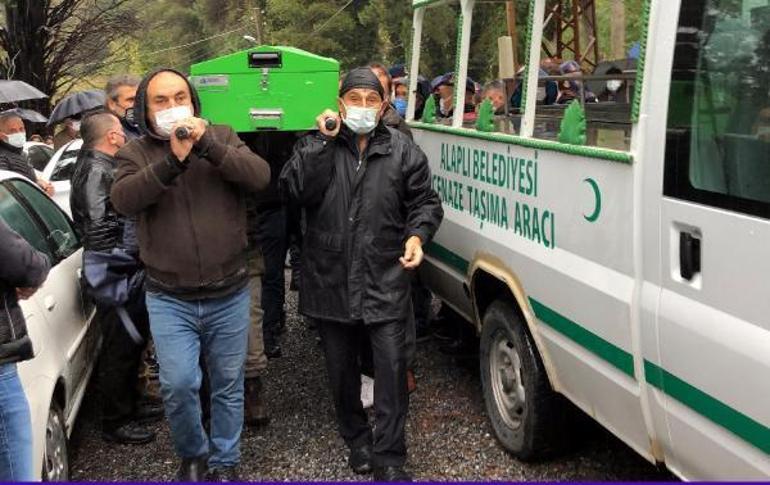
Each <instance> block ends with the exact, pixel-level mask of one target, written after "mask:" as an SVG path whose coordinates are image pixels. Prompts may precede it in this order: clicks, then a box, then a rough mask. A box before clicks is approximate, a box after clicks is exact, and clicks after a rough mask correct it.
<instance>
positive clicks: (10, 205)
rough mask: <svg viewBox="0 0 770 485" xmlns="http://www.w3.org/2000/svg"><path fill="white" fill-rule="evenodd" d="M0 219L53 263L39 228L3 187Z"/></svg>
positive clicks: (0, 190)
mask: <svg viewBox="0 0 770 485" xmlns="http://www.w3.org/2000/svg"><path fill="white" fill-rule="evenodd" d="M0 217H2V218H3V220H4V221H5V223H6V224H8V226H9V227H10V228H11V229H13V230H14V231H16V232H17V233H18V234H19V235H20V236H21V237H23V238H24V239H25V240H26V241H27V242H28V243H29V244H30V245H32V247H33V248H35V249H37V250H38V251H40V252H42V253H43V254H45V255H46V256H48V258H49V261H55V259H54V258H53V255H52V254H51V249H50V247H49V246H48V243H47V242H46V238H45V235H44V234H43V233H42V231H41V230H40V227H39V226H38V225H37V224H36V223H35V220H34V219H32V216H30V214H29V212H28V211H27V209H25V208H24V206H22V205H21V204H20V203H19V201H18V200H17V199H16V198H15V197H14V196H13V194H11V192H10V191H9V190H8V189H7V188H6V187H4V186H0Z"/></svg>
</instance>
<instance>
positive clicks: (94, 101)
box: [48, 89, 105, 126]
mask: <svg viewBox="0 0 770 485" xmlns="http://www.w3.org/2000/svg"><path fill="white" fill-rule="evenodd" d="M104 98H105V97H104V91H102V90H101V89H92V90H90V91H81V92H79V93H73V94H70V95H68V96H66V97H65V98H64V99H62V100H61V101H59V102H58V103H57V104H56V106H55V107H54V108H53V111H52V112H51V117H50V119H49V120H48V126H51V125H55V124H56V123H60V122H62V121H64V120H65V119H67V118H72V117H73V116H77V115H79V114H81V113H83V112H85V111H90V110H92V109H95V108H99V107H101V106H104Z"/></svg>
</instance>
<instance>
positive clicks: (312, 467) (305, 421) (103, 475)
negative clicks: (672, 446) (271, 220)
mask: <svg viewBox="0 0 770 485" xmlns="http://www.w3.org/2000/svg"><path fill="white" fill-rule="evenodd" d="M287 311H288V321H287V332H286V334H285V336H284V340H283V355H284V356H283V357H282V358H279V359H275V360H272V361H271V362H270V368H269V370H268V375H267V378H266V386H267V392H268V393H269V408H270V414H271V417H272V421H271V423H270V425H269V426H268V427H267V428H263V429H260V430H251V429H248V428H246V429H245V430H244V433H243V441H242V445H241V450H242V455H243V456H242V464H241V475H242V479H243V480H260V481H286V480H296V481H306V480H341V481H347V480H357V479H360V477H358V476H356V475H354V474H353V473H352V472H351V471H350V470H349V469H348V467H347V463H346V449H345V447H344V444H343V442H342V440H341V439H340V438H339V437H338V435H337V432H336V428H335V425H334V419H333V414H332V405H331V399H330V396H329V393H328V391H327V386H326V375H325V369H324V366H323V356H322V354H321V352H320V348H319V347H318V345H317V343H316V341H315V333H314V331H312V330H309V329H307V328H306V327H305V326H304V324H303V323H302V321H301V320H300V318H299V317H298V316H297V313H296V294H295V293H288V301H287ZM438 347H439V344H438V342H436V341H428V342H425V343H421V344H420V348H419V352H418V369H417V371H416V375H417V386H418V388H417V391H416V392H415V393H414V394H413V395H412V397H411V404H410V415H409V421H408V425H407V426H408V429H407V436H408V444H409V455H410V456H409V462H408V469H409V470H411V471H412V473H413V474H414V476H415V478H416V479H417V480H442V481H444V480H446V481H459V480H514V481H518V480H591V481H593V480H624V481H631V480H634V481H635V480H669V479H672V476H671V475H670V474H669V473H668V472H666V471H662V470H659V469H657V468H655V467H654V466H653V465H651V464H649V463H648V462H646V461H644V460H643V459H642V458H640V457H639V456H637V455H636V453H634V452H633V451H632V450H631V449H629V448H628V447H627V446H625V445H624V444H623V443H621V442H620V441H618V440H617V439H616V438H614V437H613V436H612V435H610V434H609V433H608V432H606V431H604V430H603V429H601V428H600V427H599V426H598V425H589V426H585V427H582V428H581V429H580V431H579V433H581V434H583V435H584V436H581V437H580V439H579V444H578V445H577V446H575V447H574V449H573V450H572V451H570V452H568V453H566V454H563V455H561V456H559V457H557V458H554V459H551V460H549V461H546V462H541V463H536V464H531V463H522V462H519V461H517V460H515V459H513V458H511V457H510V456H509V455H508V454H506V453H505V452H504V451H503V450H502V448H501V447H500V446H499V445H498V444H497V442H496V441H495V438H494V436H493V434H492V429H491V427H490V425H489V423H488V421H487V418H486V416H485V413H484V405H483V400H482V397H481V383H480V380H479V373H478V363H477V360H476V358H475V357H473V356H466V357H451V356H447V355H444V354H442V353H441V352H439V350H438ZM96 401H97V395H96V392H95V391H94V388H93V386H91V389H89V391H88V394H87V396H86V398H85V404H84V408H83V410H82V411H81V414H80V417H79V418H78V422H77V423H76V428H75V431H74V433H73V437H72V442H71V460H72V462H71V475H72V476H71V477H72V479H74V480H78V481H86V480H89V481H90V480H99V481H110V480H128V481H167V480H171V479H173V477H174V472H175V469H176V467H177V460H176V458H175V457H174V455H173V452H172V448H171V442H170V439H169V433H168V426H167V425H166V424H165V422H161V423H158V424H157V425H155V429H156V430H157V432H158V439H157V440H156V441H155V442H154V443H151V444H148V445H142V446H127V445H115V444H110V443H106V442H103V441H102V440H101V439H100V437H99V426H98V423H99V422H98V406H97V405H96ZM583 428H585V429H583ZM575 432H577V431H575Z"/></svg>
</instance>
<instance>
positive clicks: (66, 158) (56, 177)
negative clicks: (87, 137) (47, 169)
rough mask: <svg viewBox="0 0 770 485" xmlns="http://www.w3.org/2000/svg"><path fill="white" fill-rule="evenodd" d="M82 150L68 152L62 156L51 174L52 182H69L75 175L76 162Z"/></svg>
mask: <svg viewBox="0 0 770 485" xmlns="http://www.w3.org/2000/svg"><path fill="white" fill-rule="evenodd" d="M78 153H80V150H67V151H65V152H64V153H62V154H61V158H59V160H58V161H57V162H56V166H55V167H54V168H53V172H51V182H59V181H62V180H69V179H71V178H72V174H73V173H75V165H76V164H75V162H77V160H78Z"/></svg>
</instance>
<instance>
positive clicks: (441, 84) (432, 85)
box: [410, 3, 460, 125]
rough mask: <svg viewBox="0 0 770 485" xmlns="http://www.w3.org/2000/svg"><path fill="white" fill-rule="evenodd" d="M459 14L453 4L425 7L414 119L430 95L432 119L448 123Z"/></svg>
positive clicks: (421, 112)
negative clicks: (433, 108) (433, 117)
mask: <svg viewBox="0 0 770 485" xmlns="http://www.w3.org/2000/svg"><path fill="white" fill-rule="evenodd" d="M459 14H460V7H459V5H458V4H456V3H450V4H448V5H443V4H439V5H438V6H429V7H426V11H425V20H424V22H423V32H422V42H421V45H420V71H419V73H418V81H417V93H416V94H417V103H416V105H415V115H414V118H415V120H418V121H419V120H421V119H422V118H423V115H424V114H425V113H424V111H425V107H426V104H427V103H428V99H429V98H433V102H432V104H433V106H435V110H433V112H434V113H435V116H436V119H435V122H436V123H439V124H443V125H451V124H452V118H453V117H454V109H453V106H454V104H453V102H454V93H455V90H456V87H455V85H454V70H455V64H456V61H457V37H458V35H457V27H458V23H457V19H458V16H459ZM410 75H412V73H410Z"/></svg>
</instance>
